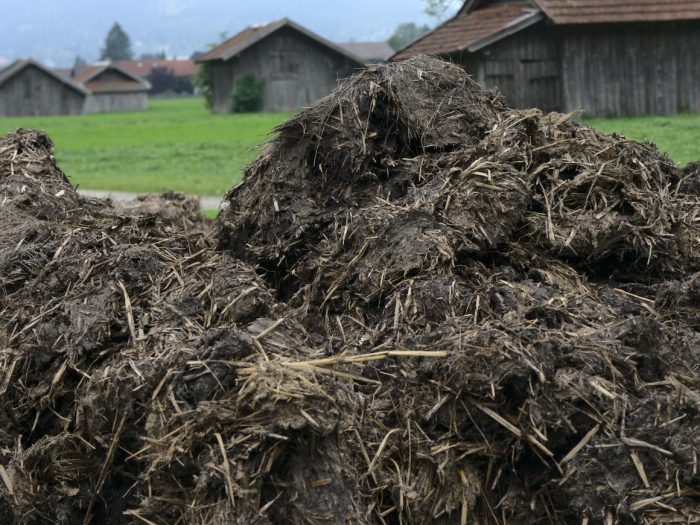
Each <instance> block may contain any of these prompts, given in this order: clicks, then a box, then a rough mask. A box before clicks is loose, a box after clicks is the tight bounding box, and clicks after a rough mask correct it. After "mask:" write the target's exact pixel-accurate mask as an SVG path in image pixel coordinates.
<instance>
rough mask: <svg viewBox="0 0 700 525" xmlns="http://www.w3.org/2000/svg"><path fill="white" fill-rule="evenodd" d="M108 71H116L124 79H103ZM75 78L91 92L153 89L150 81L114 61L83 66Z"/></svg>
mask: <svg viewBox="0 0 700 525" xmlns="http://www.w3.org/2000/svg"><path fill="white" fill-rule="evenodd" d="M107 71H116V72H117V73H119V74H120V75H121V76H122V78H123V79H121V80H114V79H109V80H101V79H100V77H101V76H102V75H103V74H104V73H106V72H107ZM73 80H74V81H75V82H78V83H80V84H82V85H83V86H84V87H85V88H87V89H88V90H89V91H90V92H91V93H138V92H142V91H148V90H149V89H151V84H150V83H149V82H147V81H146V80H144V79H142V78H140V77H138V76H136V75H133V74H131V73H129V72H128V71H126V70H125V69H123V68H121V67H119V66H118V65H116V64H113V63H110V64H102V65H97V66H88V67H86V68H83V69H81V70H80V72H78V74H77V75H76V76H75V77H73Z"/></svg>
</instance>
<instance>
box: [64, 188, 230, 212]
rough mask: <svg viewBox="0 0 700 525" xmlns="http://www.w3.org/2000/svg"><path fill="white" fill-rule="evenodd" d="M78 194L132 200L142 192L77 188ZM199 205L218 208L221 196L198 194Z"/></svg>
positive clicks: (115, 199) (98, 197) (212, 208)
mask: <svg viewBox="0 0 700 525" xmlns="http://www.w3.org/2000/svg"><path fill="white" fill-rule="evenodd" d="M78 193H79V194H80V195H84V196H85V197H93V198H97V199H112V200H113V201H133V200H134V199H136V197H138V196H139V195H144V194H143V193H131V192H128V191H110V190H83V189H78ZM199 199H200V205H201V207H202V209H203V210H218V209H219V204H221V197H210V196H205V195H200V196H199Z"/></svg>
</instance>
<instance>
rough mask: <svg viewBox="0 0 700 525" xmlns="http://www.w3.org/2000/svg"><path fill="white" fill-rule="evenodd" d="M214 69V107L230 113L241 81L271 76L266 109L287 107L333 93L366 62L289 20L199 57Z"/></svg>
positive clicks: (249, 30)
mask: <svg viewBox="0 0 700 525" xmlns="http://www.w3.org/2000/svg"><path fill="white" fill-rule="evenodd" d="M197 62H198V63H200V64H208V67H209V71H210V74H211V88H212V109H213V110H214V111H216V112H217V113H225V112H227V111H229V108H230V94H231V91H232V89H233V87H234V85H235V84H236V82H237V81H238V80H239V79H240V78H242V77H244V76H246V75H250V74H252V75H255V76H256V77H257V78H259V79H263V80H264V81H265V99H264V103H263V110H264V111H286V110H293V109H296V108H299V107H304V106H308V105H310V104H312V103H313V102H314V101H316V100H318V99H319V98H322V97H324V96H326V95H328V94H329V93H330V92H331V91H332V90H333V89H334V88H335V87H336V86H337V85H338V81H339V80H341V79H343V78H346V77H349V76H350V75H352V74H353V73H354V72H356V71H357V70H358V69H360V68H362V67H364V62H363V60H362V59H361V58H359V57H357V56H355V55H354V54H352V53H350V52H349V51H347V50H345V49H343V48H342V47H340V46H338V45H336V44H333V43H331V42H329V41H327V40H325V39H324V38H322V37H320V36H319V35H317V34H315V33H312V32H311V31H309V30H308V29H305V28H303V27H301V26H300V25H299V24H296V23H294V22H292V21H291V20H288V19H286V18H285V19H283V20H278V21H276V22H271V23H269V24H264V25H258V26H252V27H249V28H247V29H245V30H243V31H241V32H240V33H238V34H237V35H235V36H234V37H232V38H230V39H228V40H226V41H225V42H223V43H222V44H221V45H219V46H217V47H216V48H214V49H212V50H211V51H209V52H207V53H205V54H204V55H202V56H200V57H199V58H198V59H197Z"/></svg>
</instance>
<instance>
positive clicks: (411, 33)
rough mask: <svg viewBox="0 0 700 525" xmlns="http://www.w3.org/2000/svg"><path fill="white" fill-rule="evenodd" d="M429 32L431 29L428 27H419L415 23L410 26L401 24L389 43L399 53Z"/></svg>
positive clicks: (409, 24)
mask: <svg viewBox="0 0 700 525" xmlns="http://www.w3.org/2000/svg"><path fill="white" fill-rule="evenodd" d="M428 31H430V27H428V26H427V25H423V26H420V27H419V26H417V25H416V24H414V23H413V22H411V23H408V24H400V25H399V26H398V27H397V28H396V31H394V34H393V35H391V37H390V38H389V40H387V42H388V43H389V45H390V46H391V47H392V48H394V50H396V51H398V50H399V49H403V48H404V47H406V46H407V45H408V44H410V43H411V42H413V41H414V40H416V39H417V38H420V37H421V36H423V35H424V34H426V33H427V32H428Z"/></svg>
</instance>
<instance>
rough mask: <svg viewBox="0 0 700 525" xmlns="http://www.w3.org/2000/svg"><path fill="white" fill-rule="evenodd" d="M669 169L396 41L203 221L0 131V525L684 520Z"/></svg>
mask: <svg viewBox="0 0 700 525" xmlns="http://www.w3.org/2000/svg"><path fill="white" fill-rule="evenodd" d="M699 177H700V173H699V172H698V171H697V170H696V169H695V168H694V167H693V166H689V167H688V168H687V169H686V170H685V171H683V170H679V169H678V168H677V167H675V166H674V165H673V163H672V162H670V161H669V160H668V159H667V158H665V157H664V156H662V155H660V154H659V153H658V151H657V150H656V149H655V148H654V147H653V146H651V145H648V144H640V143H635V142H632V141H629V140H626V139H624V138H621V137H616V136H607V135H603V134H600V133H598V132H596V131H594V130H593V129H591V128H589V127H587V126H584V125H581V124H577V123H576V122H574V121H573V120H572V115H561V114H550V115H543V114H542V113H541V112H539V111H537V110H525V111H522V110H518V111H516V110H511V109H509V108H507V107H506V106H505V105H504V103H503V102H502V100H501V99H500V97H499V95H498V94H497V93H492V92H484V91H482V90H481V89H480V88H479V87H478V86H477V85H476V84H475V83H474V82H473V81H472V80H471V79H470V78H469V77H468V76H467V75H466V74H465V73H464V72H463V71H462V70H461V69H459V68H458V67H456V66H452V65H450V64H447V63H444V62H441V61H438V60H435V59H429V58H425V57H419V58H416V59H413V60H410V61H407V62H403V63H398V64H390V65H385V66H377V67H372V68H370V69H368V70H367V71H364V72H362V73H360V74H358V75H357V76H356V77H354V78H352V79H350V80H349V81H348V82H346V83H345V84H343V85H342V86H341V87H340V88H338V90H336V91H335V92H334V93H333V94H331V95H330V96H329V97H327V98H325V99H323V100H321V101H319V102H318V103H317V104H316V105H314V106H313V107H312V108H310V109H308V110H305V111H303V112H301V113H300V114H299V115H297V116H296V117H294V118H293V119H292V120H290V121H289V122H287V123H286V124H284V125H283V126H281V127H280V128H279V129H278V133H277V136H276V138H275V139H274V140H273V141H272V142H271V143H270V144H269V145H268V147H267V148H266V151H265V152H264V153H263V155H262V156H261V157H260V158H259V159H258V160H257V161H255V162H254V163H253V164H252V165H251V166H250V167H249V168H248V170H247V172H246V176H245V178H244V180H243V182H242V183H241V184H239V185H238V186H236V187H235V188H233V189H232V190H231V191H230V192H229V194H228V195H227V200H226V205H225V207H224V208H223V210H222V212H221V213H220V215H219V218H218V221H217V224H216V228H213V227H212V225H211V224H210V223H208V222H206V221H203V220H202V219H201V218H199V217H198V216H197V211H196V206H195V205H193V204H192V202H191V201H189V200H188V199H186V198H184V197H181V196H175V195H166V196H164V197H162V198H161V199H160V201H159V202H141V203H138V204H134V205H130V206H126V207H124V206H116V205H112V204H110V203H108V202H103V201H98V200H86V199H82V198H81V197H79V196H78V195H77V194H76V192H75V191H74V190H73V188H72V187H71V185H70V184H69V183H68V181H67V179H66V178H65V176H64V175H63V173H61V171H60V170H59V169H58V168H57V167H56V165H55V162H54V159H53V156H52V145H51V143H50V141H49V139H48V138H47V137H46V135H44V134H42V133H39V132H32V131H26V130H19V131H17V132H16V133H13V134H10V135H8V136H6V137H4V138H3V139H0V220H1V221H2V224H3V228H2V230H0V275H2V277H3V280H2V287H0V523H10V524H14V523H17V524H19V523H22V524H25V523H27V524H29V523H31V524H33V523H37V524H39V523H41V524H43V523H60V524H73V523H107V524H110V523H112V524H120V523H146V524H158V525H161V524H175V523H180V524H186V523H187V524H189V523H201V524H204V523H207V524H209V523H214V524H229V523H236V524H241V525H243V524H250V523H258V524H282V523H295V524H302V523H304V524H305V523H313V524H321V523H343V524H346V523H353V524H375V523H376V524H387V525H388V524H413V523H415V524H427V523H444V524H448V523H449V524H451V523H481V524H487V523H499V524H504V523H606V524H607V523H645V524H654V523H658V524H662V523H694V522H698V521H700V466H699V465H698V455H699V453H700V412H699V411H700V371H699V366H700V334H699V332H698V331H699V330H700V278H699V277H698V275H700V265H699V264H698V263H700V259H699V258H698V255H699V252H698V249H699V248H700V243H699V242H698V233H699V232H698V231H697V226H696V224H697V223H698V217H697V215H698V212H696V209H698V206H700V192H699V191H698V188H700V185H699V184H700V183H698V180H700V178H699ZM161 201H162V202H161Z"/></svg>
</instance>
